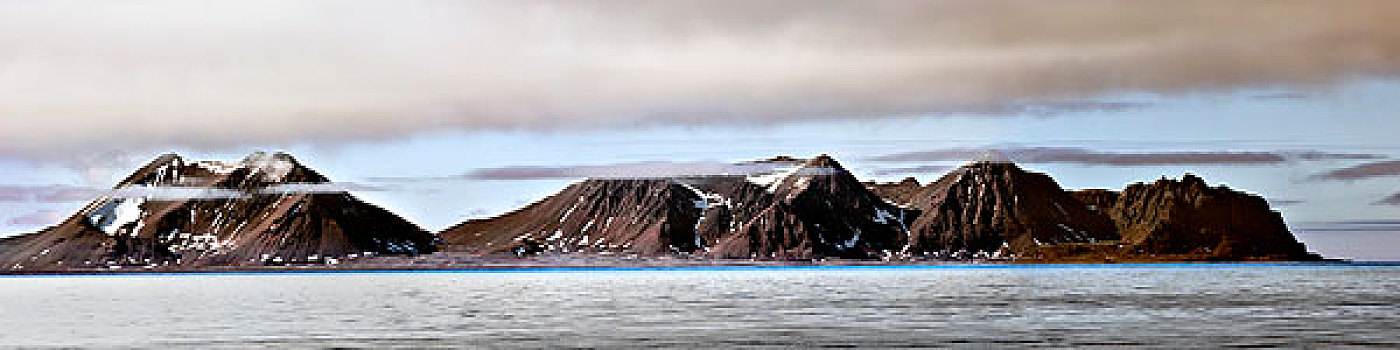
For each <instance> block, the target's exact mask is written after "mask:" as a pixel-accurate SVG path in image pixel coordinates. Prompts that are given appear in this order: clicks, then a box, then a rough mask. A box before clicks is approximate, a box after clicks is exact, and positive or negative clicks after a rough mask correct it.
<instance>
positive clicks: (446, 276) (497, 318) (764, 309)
mask: <svg viewBox="0 0 1400 350" xmlns="http://www.w3.org/2000/svg"><path fill="white" fill-rule="evenodd" d="M1398 287H1400V266H1356V265H1340V266H1250V265H1230V266H1209V267H1195V266H1174V265H1168V266H1155V267H1143V266H1121V267H1120V266H1113V267H1084V266H1064V267H1048V268H1047V267H1039V268H1034V267H1033V268H1016V267H1012V268H972V267H969V268H947V267H944V268H892V269H891V268H854V269H831V268H825V269H737V270H680V271H677V270H640V271H593V272H559V271H555V272H530V273H519V272H516V273H497V272H490V273H482V272H473V273H356V274H222V275H137V276H76V277H75V276H45V277H8V278H0V344H5V345H10V346H92V347H162V346H184V347H196V346H197V347H229V348H247V347H288V346H291V347H339V346H345V347H393V346H400V347H461V346H477V347H636V346H653V347H687V348H689V347H697V346H718V347H793V346H800V347H850V346H858V347H879V348H897V347H983V346H995V347H1088V346H1104V347H1123V346H1141V347H1162V348H1180V347H1186V346H1191V347H1200V346H1238V347H1274V346H1278V347H1309V346H1315V347H1340V346H1358V347H1397V346H1400V339H1398V338H1400V307H1398V306H1397V305H1400V296H1397V293H1396V291H1397V290H1400V289H1397V288H1398Z"/></svg>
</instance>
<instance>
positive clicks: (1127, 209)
mask: <svg viewBox="0 0 1400 350" xmlns="http://www.w3.org/2000/svg"><path fill="white" fill-rule="evenodd" d="M1107 193H1112V192H1107ZM1104 197H1105V199H1108V198H1111V197H1116V200H1114V201H1113V202H1112V203H1113V206H1112V207H1109V208H1106V209H1107V213H1108V214H1109V216H1110V217H1111V218H1112V219H1113V220H1114V221H1115V222H1116V226H1117V228H1118V231H1119V233H1120V234H1121V235H1122V237H1123V242H1124V243H1126V244H1128V245H1130V246H1132V247H1133V248H1134V249H1135V253H1138V254H1159V255H1160V254H1196V255H1204V256H1209V257H1212V258H1216V259H1250V258H1273V259H1309V258H1312V257H1313V256H1312V255H1310V254H1308V253H1307V251H1306V249H1305V248H1304V246H1303V244H1302V243H1299V242H1298V241H1297V239H1295V238H1294V237H1293V234H1292V233H1290V232H1289V230H1288V227H1287V225H1286V224H1284V221H1283V216H1282V215H1280V214H1279V213H1278V212H1275V211H1273V210H1271V209H1270V208H1269V204H1268V203H1267V202H1266V201H1265V200H1264V198H1263V197H1259V196H1255V195H1250V194H1247V193H1244V192H1239V191H1235V190H1232V189H1230V188H1228V187H1225V186H1216V187H1211V186H1209V185H1207V184H1206V182H1205V180H1203V179H1201V178H1200V177H1197V176H1195V175H1191V174H1186V175H1185V176H1182V178H1181V179H1180V180H1171V179H1165V178H1163V179H1161V180H1157V181H1156V182H1153V183H1150V184H1144V183H1137V184H1132V185H1129V186H1128V187H1127V188H1126V189H1124V190H1123V191H1122V192H1121V193H1113V194H1111V195H1106V196H1104Z"/></svg>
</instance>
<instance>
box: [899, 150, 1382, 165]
mask: <svg viewBox="0 0 1400 350" xmlns="http://www.w3.org/2000/svg"><path fill="white" fill-rule="evenodd" d="M1377 157H1379V155H1374V154H1360V153H1330V152H1320V151H1270V152H1259V151H1249V152H1235V151H1185V152H1112V151H1100V150H1093V149H1088V148H1075V147H1013V148H949V149H936V150H925V151H913V152H905V153H896V154H889V155H883V156H877V157H873V158H871V160H874V161H881V162H931V161H972V160H993V161H1014V162H1021V163H1073V164H1083V165H1101V166H1154V165H1261V164H1278V163H1285V162H1289V161H1293V160H1354V159H1374V158H1377Z"/></svg>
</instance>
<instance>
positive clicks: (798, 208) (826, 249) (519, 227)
mask: <svg viewBox="0 0 1400 350" xmlns="http://www.w3.org/2000/svg"><path fill="white" fill-rule="evenodd" d="M758 162H769V163H785V164H791V165H793V166H792V167H788V168H784V169H782V170H780V171H777V172H774V173H772V174H764V175H759V176H730V175H721V176H698V177H674V178H654V179H589V180H585V181H583V182H579V183H576V184H573V185H570V186H569V187H567V188H565V189H564V190H562V191H560V192H559V193H557V194H555V195H552V196H549V197H547V198H545V199H544V200H541V201H539V202H536V203H533V204H530V205H528V206H526V207H524V208H521V209H519V210H516V211H512V212H510V213H507V214H505V215H502V216H499V217H495V218H489V219H478V220H468V221H466V222H464V223H461V224H458V225H456V226H453V227H451V228H448V229H447V230H444V231H442V232H441V233H440V236H441V237H442V238H443V239H444V241H445V242H446V243H447V246H448V247H449V248H448V249H453V250H478V251H487V252H509V251H519V252H536V251H550V252H570V251H619V252H631V253H639V254H659V253H668V252H690V253H701V254H709V255H712V256H716V257H724V258H749V257H769V258H771V257H783V258H810V257H818V256H853V257H871V256H874V254H878V252H879V251H881V250H886V249H891V248H894V247H896V245H895V244H896V241H898V240H900V239H901V237H903V236H904V233H903V232H904V231H903V228H902V221H900V220H901V218H903V217H909V218H910V219H912V216H910V215H909V214H907V213H904V211H903V210H901V209H900V208H898V207H896V206H895V205H892V204H889V203H887V202H885V201H884V200H882V199H881V198H880V197H878V196H876V195H875V194H873V193H871V192H870V191H869V190H867V189H866V188H865V187H864V186H863V185H862V184H861V183H860V182H858V181H857V180H856V179H855V177H854V176H852V175H851V174H850V173H849V172H847V171H846V170H845V169H844V168H842V167H841V166H840V164H839V163H837V162H836V161H835V160H834V159H831V157H829V156H825V155H823V156H819V157H816V158H813V159H810V160H806V161H801V160H797V159H794V158H791V157H778V158H774V159H769V160H762V161H758ZM902 215H903V216H902Z"/></svg>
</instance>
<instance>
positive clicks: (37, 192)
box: [0, 185, 103, 203]
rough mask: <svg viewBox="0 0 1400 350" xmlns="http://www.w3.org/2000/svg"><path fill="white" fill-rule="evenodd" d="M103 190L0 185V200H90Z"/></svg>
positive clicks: (55, 186) (73, 187)
mask: <svg viewBox="0 0 1400 350" xmlns="http://www.w3.org/2000/svg"><path fill="white" fill-rule="evenodd" d="M102 191H103V190H99V189H95V188H90V187H76V186H64V185H52V186H15V185H9V186H0V202H30V203H64V202H81V201H87V200H92V199H93V198H95V197H97V196H98V195H100V194H101V193H102Z"/></svg>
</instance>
